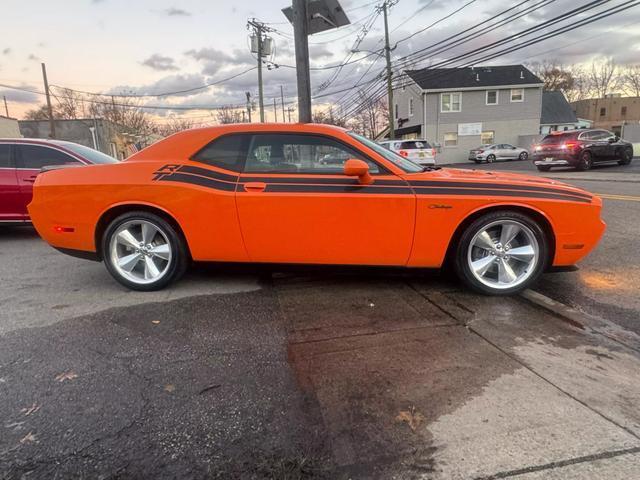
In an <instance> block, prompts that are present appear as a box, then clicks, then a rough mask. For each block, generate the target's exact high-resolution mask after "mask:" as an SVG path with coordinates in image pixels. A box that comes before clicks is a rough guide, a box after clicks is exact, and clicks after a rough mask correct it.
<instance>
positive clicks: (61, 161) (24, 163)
mask: <svg viewBox="0 0 640 480" xmlns="http://www.w3.org/2000/svg"><path fill="white" fill-rule="evenodd" d="M117 162H118V161H117V160H116V159H115V158H113V157H110V156H109V155H105V154H104V153H101V152H98V151H97V150H94V149H92V148H89V147H85V146H84V145H79V144H77V143H72V142H64V141H62V140H43V139H26V138H8V139H2V138H0V223H4V224H7V223H12V224H13V223H16V224H20V223H26V222H29V221H30V219H29V213H28V212H27V205H28V204H29V203H30V202H31V196H32V194H33V183H34V182H35V181H36V176H37V175H38V173H39V172H40V170H41V169H42V168H43V167H50V166H54V165H77V166H81V165H92V164H104V163H117Z"/></svg>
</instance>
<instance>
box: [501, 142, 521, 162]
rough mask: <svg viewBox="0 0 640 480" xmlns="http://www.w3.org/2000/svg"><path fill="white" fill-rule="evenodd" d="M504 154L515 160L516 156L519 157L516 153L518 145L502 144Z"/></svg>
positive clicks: (505, 156)
mask: <svg viewBox="0 0 640 480" xmlns="http://www.w3.org/2000/svg"><path fill="white" fill-rule="evenodd" d="M502 155H503V157H504V158H508V159H509V160H513V159H514V158H518V155H517V153H516V147H514V146H513V145H510V144H508V143H504V144H503V145H502Z"/></svg>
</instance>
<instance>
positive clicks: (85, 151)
mask: <svg viewBox="0 0 640 480" xmlns="http://www.w3.org/2000/svg"><path fill="white" fill-rule="evenodd" d="M59 144H60V146H62V147H64V148H67V149H69V150H71V151H72V152H73V153H77V154H78V155H80V156H81V157H83V158H85V159H87V160H89V161H90V162H91V163H96V164H105V163H118V160H116V159H115V158H113V157H111V156H109V155H106V154H104V153H102V152H99V151H97V150H94V149H93V148H89V147H85V146H84V145H79V144H77V143H72V142H59Z"/></svg>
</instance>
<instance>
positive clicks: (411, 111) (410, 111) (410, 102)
mask: <svg viewBox="0 0 640 480" xmlns="http://www.w3.org/2000/svg"><path fill="white" fill-rule="evenodd" d="M409 116H410V117H413V98H410V99H409Z"/></svg>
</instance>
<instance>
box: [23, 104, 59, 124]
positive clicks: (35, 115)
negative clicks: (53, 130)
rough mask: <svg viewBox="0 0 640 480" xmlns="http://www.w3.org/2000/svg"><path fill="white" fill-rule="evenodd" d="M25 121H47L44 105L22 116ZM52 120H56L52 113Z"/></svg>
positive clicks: (47, 110) (47, 116) (46, 111)
mask: <svg viewBox="0 0 640 480" xmlns="http://www.w3.org/2000/svg"><path fill="white" fill-rule="evenodd" d="M24 118H25V120H49V109H48V108H47V106H46V105H41V106H39V107H38V108H32V109H31V110H28V111H27V112H26V113H25V114H24ZM53 118H56V115H55V113H54V115H53Z"/></svg>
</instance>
